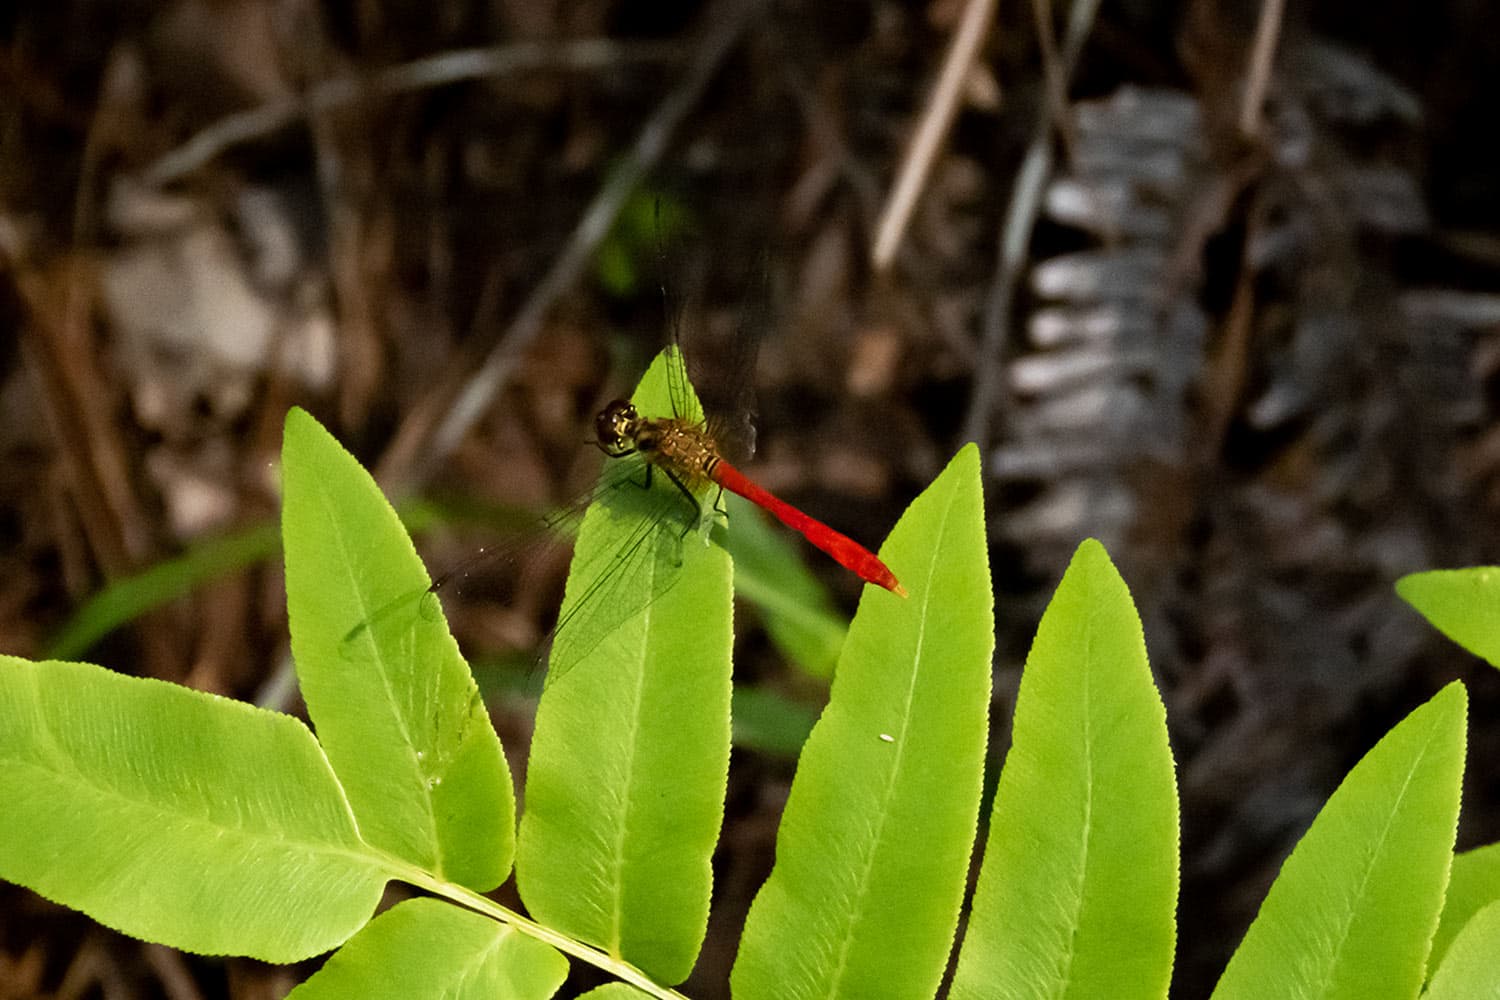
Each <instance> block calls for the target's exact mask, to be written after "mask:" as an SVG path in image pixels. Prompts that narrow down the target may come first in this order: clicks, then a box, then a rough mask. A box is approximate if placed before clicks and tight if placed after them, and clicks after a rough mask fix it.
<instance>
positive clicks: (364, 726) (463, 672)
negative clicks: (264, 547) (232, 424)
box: [282, 409, 515, 891]
mask: <svg viewBox="0 0 1500 1000" xmlns="http://www.w3.org/2000/svg"><path fill="white" fill-rule="evenodd" d="M282 479H283V484H284V492H285V498H284V507H283V513H282V538H283V547H284V549H285V553H286V588H287V614H288V618H289V621H290V626H291V633H292V653H293V656H294V657H295V658H296V662H297V677H298V680H299V682H300V683H301V686H302V695H303V698H304V699H305V700H306V702H307V707H308V713H309V714H310V715H311V716H312V719H313V722H314V724H315V725H316V727H317V733H318V740H319V742H321V743H322V744H323V747H324V750H325V751H326V752H327V754H328V758H329V760H330V761H331V762H332V764H333V767H334V770H335V771H336V772H337V773H338V776H339V780H340V781H341V782H342V783H343V786H344V789H345V791H346V793H347V794H348V797H349V801H350V803H351V805H352V806H353V807H354V812H355V815H356V816H357V817H358V819H359V825H360V832H361V834H362V835H363V836H364V838H365V840H367V841H368V842H369V843H371V844H372V845H374V846H377V847H380V848H383V849H384V850H387V851H389V852H391V853H392V854H394V855H396V856H397V857H400V858H403V859H405V860H407V861H409V862H411V863H412V864H414V865H416V866H418V867H420V868H422V869H424V870H426V871H428V872H431V873H432V874H434V875H436V876H438V877H440V878H444V879H448V880H451V881H454V882H457V883H459V884H461V885H466V886H468V887H470V888H473V889H477V890H481V891H484V890H488V889H492V888H494V887H495V886H496V885H498V884H499V883H500V882H501V880H503V879H504V878H505V876H506V874H507V873H508V872H509V870H510V863H511V856H512V850H513V844H514V837H515V826H514V824H515V800H514V793H513V792H512V790H511V782H510V773H509V771H508V770H507V769H506V766H505V760H504V756H503V754H502V753H501V750H500V741H499V739H498V738H497V737H496V735H495V730H494V727H493V726H492V725H491V723H490V718H489V714H488V712H487V711H486V709H485V706H484V702H483V700H482V699H480V697H479V690H478V688H477V687H476V686H475V683H474V679H473V677H472V676H470V674H469V669H468V666H467V665H466V664H465V663H464V660H463V657H462V656H461V655H460V654H459V651H458V645H457V644H456V643H455V642H454V641H453V637H452V635H451V634H450V633H449V632H448V625H447V622H446V621H445V620H444V618H443V614H442V608H441V606H440V605H439V603H438V601H437V600H436V598H435V597H434V596H433V595H431V594H430V593H429V592H428V590H427V588H428V586H429V584H430V582H431V581H430V580H429V579H428V577H427V572H426V570H425V568H424V567H423V566H422V562H421V560H420V559H418V558H417V553H416V550H415V549H414V548H413V547H412V544H411V539H410V538H409V537H408V536H407V534H406V531H405V530H404V529H403V528H402V526H401V522H400V521H399V520H398V519H397V517H396V514H395V512H394V511H393V510H392V509H391V506H390V504H389V503H388V502H387V501H386V499H385V497H384V496H383V495H382V494H381V493H380V490H379V489H378V488H377V487H376V485H375V482H374V480H373V479H371V477H370V475H369V473H367V472H366V471H365V470H364V469H362V468H361V467H360V466H359V464H358V463H357V462H356V461H355V460H354V458H353V456H351V455H350V454H349V453H348V452H347V451H345V450H344V449H343V448H342V447H341V446H340V445H339V444H338V442H337V441H335V440H334V439H333V438H332V437H331V436H330V435H329V434H328V432H327V431H325V430H324V429H323V428H322V427H321V426H319V425H318V423H317V421H315V420H313V418H312V417H310V416H309V415H308V414H306V413H305V412H303V411H302V410H298V409H293V410H292V411H291V412H290V413H289V414H288V415H287V421H286V432H285V442H284V445H283V452H282Z"/></svg>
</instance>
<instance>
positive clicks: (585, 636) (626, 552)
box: [547, 484, 704, 684]
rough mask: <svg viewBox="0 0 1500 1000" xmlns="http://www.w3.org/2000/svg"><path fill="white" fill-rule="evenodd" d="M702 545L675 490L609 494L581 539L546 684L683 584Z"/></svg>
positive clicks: (627, 488)
mask: <svg viewBox="0 0 1500 1000" xmlns="http://www.w3.org/2000/svg"><path fill="white" fill-rule="evenodd" d="M703 546H704V541H703V539H702V537H701V536H700V534H699V532H698V531H697V530H695V524H694V512H692V511H691V510H690V509H689V506H688V504H687V503H686V501H685V500H684V499H683V497H682V496H681V495H680V494H678V493H677V492H676V491H675V489H672V488H670V487H667V488H663V486H662V485H661V484H657V485H656V486H655V487H654V488H652V489H640V488H637V489H632V488H631V487H630V486H628V485H625V486H622V487H620V488H619V489H616V490H614V491H613V492H612V493H611V494H609V495H608V496H606V497H604V498H601V500H600V502H599V503H598V504H596V505H595V507H594V508H593V509H592V510H590V512H589V514H588V516H587V517H586V518H585V519H584V524H583V528H582V530H581V531H580V533H579V540H578V546H577V548H576V549H575V551H574V560H573V568H572V570H571V571H570V572H569V574H568V585H567V590H566V593H565V594H564V597H563V610H562V614H561V615H560V616H559V618H558V622H557V627H556V629H555V630H554V633H553V640H552V650H551V654H550V657H549V661H548V662H549V665H548V671H547V683H549V684H552V683H555V682H556V681H557V680H558V679H560V678H561V677H563V676H564V675H565V674H566V673H567V672H568V671H569V670H571V669H572V668H573V667H574V666H576V665H577V664H578V663H579V662H580V661H581V660H583V659H584V658H585V657H587V656H588V655H589V654H590V653H592V652H594V650H595V649H597V648H598V647H599V645H600V644H601V643H602V642H604V641H605V640H606V639H607V638H608V637H609V636H611V635H613V634H615V633H616V632H617V631H618V630H619V629H620V628H621V627H622V626H623V625H625V624H626V623H627V622H628V621H630V620H631V619H633V618H635V617H637V616H638V615H639V614H640V613H641V612H642V611H643V610H644V609H645V608H647V607H649V606H650V605H651V604H652V603H653V602H654V601H656V600H657V599H658V598H659V597H661V595H662V594H664V593H666V592H667V591H668V590H669V589H671V587H673V586H674V585H675V584H676V583H677V582H678V581H679V580H680V579H681V578H682V568H683V565H684V562H685V561H686V560H688V559H691V558H692V557H693V556H694V555H696V549H701V548H703Z"/></svg>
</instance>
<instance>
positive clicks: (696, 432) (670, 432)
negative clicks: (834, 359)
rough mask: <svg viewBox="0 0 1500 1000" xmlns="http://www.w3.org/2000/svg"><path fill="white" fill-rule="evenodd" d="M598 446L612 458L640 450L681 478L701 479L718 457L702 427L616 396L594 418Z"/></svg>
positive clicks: (707, 475) (642, 454)
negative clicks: (645, 411) (646, 413)
mask: <svg viewBox="0 0 1500 1000" xmlns="http://www.w3.org/2000/svg"><path fill="white" fill-rule="evenodd" d="M594 433H595V434H596V435H597V437H598V443H599V448H600V449H601V450H602V451H603V452H604V453H605V454H606V455H609V456H611V457H612V458H622V457H624V456H626V455H632V454H635V453H637V452H639V453H640V455H641V457H642V458H644V459H645V460H646V461H648V462H651V463H654V464H657V465H664V466H666V467H667V468H668V469H669V470H670V471H672V472H673V473H674V474H675V475H677V476H678V477H679V479H684V480H690V481H693V482H701V481H702V480H703V479H705V478H708V477H710V476H711V475H712V473H713V468H714V466H715V465H716V464H717V463H718V461H719V455H718V450H717V449H716V448H715V447H714V444H713V440H712V439H711V438H710V437H709V436H708V433H707V432H706V431H705V430H703V428H702V427H699V426H697V425H694V424H692V423H689V422H688V421H685V420H679V419H675V418H672V417H657V418H652V417H643V416H641V415H640V413H639V412H638V411H637V410H636V408H635V406H634V405H632V404H631V403H630V402H629V401H628V400H624V399H616V400H614V401H613V402H611V403H610V404H609V405H608V406H606V407H605V408H604V409H603V410H601V411H600V412H599V416H597V417H596V418H594Z"/></svg>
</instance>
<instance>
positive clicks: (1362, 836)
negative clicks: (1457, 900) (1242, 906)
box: [1213, 681, 1468, 1000]
mask: <svg viewBox="0 0 1500 1000" xmlns="http://www.w3.org/2000/svg"><path fill="white" fill-rule="evenodd" d="M1467 700H1468V699H1467V697H1466V695H1465V693H1464V688H1463V685H1462V684H1460V683H1458V682H1456V681H1455V682H1454V683H1452V684H1449V685H1448V686H1447V687H1446V688H1444V689H1443V690H1442V691H1440V692H1439V693H1438V694H1437V695H1436V696H1435V697H1434V698H1433V699H1432V700H1431V701H1429V702H1428V703H1427V704H1425V705H1423V706H1422V707H1421V708H1418V709H1417V710H1416V711H1414V712H1412V713H1411V714H1410V715H1409V716H1407V717H1406V719H1405V720H1403V721H1402V722H1401V723H1400V724H1399V725H1397V726H1396V728H1394V729H1392V730H1391V731H1390V732H1389V733H1387V734H1386V735H1385V737H1384V738H1383V739H1382V740H1381V741H1380V742H1379V743H1377V744H1376V745H1375V748H1374V749H1373V750H1371V751H1370V752H1369V753H1368V754H1366V755H1365V757H1364V759H1363V760H1361V761H1360V762H1359V763H1358V764H1356V765H1355V766H1354V769H1353V770H1352V771H1350V772H1349V775H1348V776H1347V777H1346V778H1345V779H1344V781H1343V783H1342V784H1341V785H1339V787H1338V789H1337V790H1336V791H1335V792H1334V793H1333V795H1332V796H1331V797H1330V798H1329V800H1328V804H1327V805H1325V806H1324V807H1323V810H1322V812H1320V813H1319V814H1318V818H1317V819H1315V820H1314V821H1313V824H1312V827H1311V828H1310V829H1309V830H1308V831H1307V834H1306V835H1305V836H1304V837H1303V838H1302V840H1301V842H1300V843H1298V844H1297V846H1296V848H1295V849H1294V850H1293V851H1292V853H1291V856H1290V857H1288V858H1287V860H1286V863H1285V864H1284V865H1282V867H1281V874H1280V875H1278V876H1277V877H1276V881H1275V883H1274V884H1272V886H1271V891H1270V892H1269V893H1268V894H1267V895H1266V901H1265V902H1264V903H1263V904H1261V908H1260V914H1259V915H1258V916H1257V917H1256V918H1255V922H1254V923H1253V924H1251V925H1250V930H1249V931H1248V932H1246V934H1245V939H1244V941H1242V942H1241V943H1240V947H1239V949H1238V950H1237V951H1236V952H1235V953H1234V956H1233V957H1232V958H1231V959H1230V960H1229V967H1228V968H1227V969H1225V970H1224V977H1223V978H1222V979H1221V980H1220V981H1219V985H1218V987H1217V988H1216V989H1215V990H1214V994H1213V995H1214V998H1215V1000H1237V998H1240V997H1245V998H1253V1000H1276V998H1281V997H1288V998H1292V997H1295V998H1298V1000H1305V998H1314V997H1316V998H1319V1000H1369V998H1370V997H1414V996H1416V995H1417V991H1418V989H1420V987H1421V985H1422V979H1423V970H1424V967H1425V964H1426V961H1427V952H1428V945H1429V942H1430V941H1431V940H1432V935H1433V931H1434V930H1435V929H1436V928H1437V920H1438V910H1439V909H1440V908H1441V907H1442V903H1443V890H1444V888H1445V887H1446V885H1447V883H1448V862H1449V858H1450V856H1451V852H1452V850H1453V838H1454V834H1455V833H1456V831H1457V826H1458V799H1459V785H1460V782H1461V780H1462V778H1463V757H1464V712H1465V707H1466V704H1467Z"/></svg>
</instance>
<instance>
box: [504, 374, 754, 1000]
mask: <svg viewBox="0 0 1500 1000" xmlns="http://www.w3.org/2000/svg"><path fill="white" fill-rule="evenodd" d="M669 359H670V360H669ZM669 364H671V365H675V366H676V368H675V371H673V370H670V369H669ZM673 379H679V380H681V381H679V382H678V383H677V384H678V385H679V386H680V387H684V389H685V387H686V381H685V375H684V374H683V372H682V369H681V361H680V358H679V357H678V356H677V355H676V354H675V352H671V353H666V354H663V355H662V356H661V357H659V358H658V359H657V361H656V363H654V364H653V365H652V367H651V369H650V370H649V371H648V372H647V374H646V376H645V378H643V379H642V381H641V386H640V388H639V389H638V390H637V392H636V395H635V397H634V400H635V403H636V405H637V406H638V407H639V408H640V410H641V412H642V413H643V414H647V415H661V414H669V413H672V412H673V411H672V409H671V402H670V398H669V392H668V387H669V383H671V382H672V380H673ZM685 391H686V390H685ZM690 402H691V401H689V403H690ZM678 405H679V406H681V405H683V404H681V403H679V404H678ZM690 415H691V414H690ZM655 478H656V481H655V482H654V484H653V488H652V489H651V490H649V491H648V490H636V491H628V490H617V491H614V492H615V493H616V494H624V496H612V497H610V498H609V499H607V500H604V501H601V502H600V503H597V504H595V506H594V507H593V508H591V509H590V511H589V513H588V515H587V517H586V518H585V520H584V524H583V527H582V529H581V531H580V533H579V538H578V544H577V547H576V549H575V554H574V561H573V570H572V573H571V574H570V575H569V579H568V586H567V593H566V595H565V597H564V600H563V612H562V615H563V619H564V621H565V623H566V625H565V628H564V629H560V631H559V635H558V638H557V643H556V645H555V646H554V649H553V656H552V661H551V664H550V667H549V670H550V671H551V672H552V676H550V677H549V679H548V683H547V687H546V690H545V692H544V694H543V696H542V700H541V703H540V704H539V706H538V708H537V716H536V732H535V735H534V737H533V739H532V745H531V758H530V761H529V762H528V764H527V771H526V810H525V813H524V815H523V816H522V820H521V832H520V840H519V844H518V849H517V858H516V877H517V883H518V886H519V888H520V891H521V898H522V899H523V900H525V902H526V905H527V908H528V909H529V910H530V911H531V913H532V914H533V915H534V916H536V917H537V918H538V919H540V920H542V921H544V922H545V923H547V924H549V925H551V926H554V927H557V928H559V929H562V930H565V931H566V932H568V933H569V934H572V935H574V936H576V937H579V938H581V939H583V940H585V941H588V942H590V943H592V944H594V945H596V946H598V947H600V948H602V949H604V950H605V951H606V952H608V953H610V954H611V955H614V956H618V957H622V958H624V959H625V960H627V961H629V962H631V963H633V964H635V965H637V966H639V967H640V968H642V969H645V970H646V971H647V972H649V973H651V974H652V975H653V976H655V977H656V978H657V979H658V980H660V981H662V982H668V983H674V982H679V981H681V980H682V979H683V978H685V977H686V976H687V974H688V972H689V971H691V969H692V966H693V962H694V960H695V958H696V957H697V954H698V949H699V947H700V946H701V944H702V941H703V937H704V934H705V932H706V930H707V923H708V903H709V892H710V886H711V875H712V873H711V870H710V866H709V861H710V858H711V856H712V854H713V849H714V844H715V843H716V841H717V838H718V831H719V826H720V824H721V822H722V820H723V810H724V792H725V783H726V781H727V774H728V768H729V699H730V676H729V652H730V644H731V632H730V610H731V579H730V564H729V558H728V556H727V554H726V553H725V552H724V551H723V550H722V549H721V548H719V547H718V546H717V545H710V544H706V540H705V539H704V538H703V536H702V535H701V534H700V533H699V532H698V531H696V530H689V531H687V532H686V533H684V532H683V531H682V529H681V527H680V526H679V525H680V523H681V518H679V519H678V521H676V522H669V523H666V524H658V525H655V526H653V525H652V524H650V523H648V522H646V521H643V519H646V518H650V517H651V516H652V514H653V512H655V511H658V509H659V505H660V504H672V505H675V506H676V508H679V509H680V508H682V507H686V506H690V505H688V504H687V503H686V500H685V498H683V497H682V496H681V495H680V494H677V495H674V491H675V487H673V486H672V485H671V484H670V483H667V482H664V481H663V480H664V479H665V477H664V476H657V477H655ZM649 494H657V496H656V498H654V499H653V498H651V497H650V496H649ZM689 517H690V515H689ZM621 553H625V554H626V556H627V558H628V560H629V561H628V562H627V563H626V564H624V565H616V564H615V563H613V562H612V560H616V559H618V558H619V557H620V554H621ZM606 572H609V573H610V576H609V577H608V578H607V579H608V581H609V582H608V583H607V584H606V585H604V589H603V590H602V591H601V590H600V584H599V583H598V581H599V579H600V577H601V574H603V573H606ZM667 583H670V585H665V584H667ZM585 598H586V599H587V600H589V601H590V602H592V603H595V604H597V603H598V602H601V601H603V602H606V603H609V602H618V604H617V606H616V607H614V608H610V607H605V608H600V609H597V610H594V611H593V613H592V614H590V615H589V617H588V618H587V619H586V620H585V621H580V620H579V616H578V615H576V614H574V609H575V608H576V607H577V605H578V603H579V602H580V600H584V599H585ZM622 609H624V610H628V612H629V613H628V615H626V614H621V613H620V612H621V610H622ZM570 615H571V616H572V617H570ZM564 664H565V665H566V669H565V670H561V672H559V668H560V665H564Z"/></svg>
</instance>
